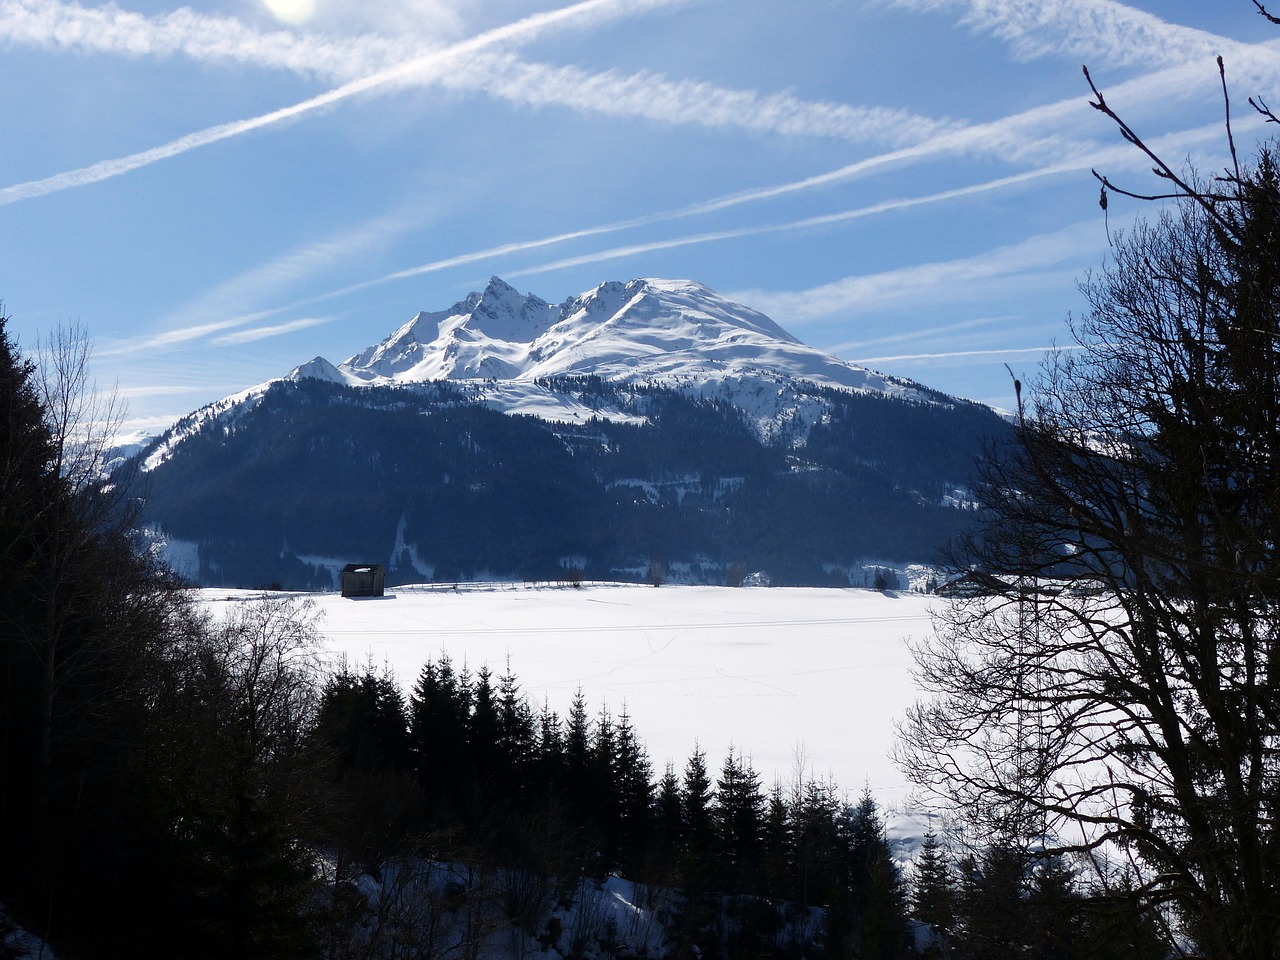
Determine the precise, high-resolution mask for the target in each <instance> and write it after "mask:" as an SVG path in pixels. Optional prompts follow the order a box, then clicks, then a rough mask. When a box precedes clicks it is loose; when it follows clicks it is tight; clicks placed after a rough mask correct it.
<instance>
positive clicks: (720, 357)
mask: <svg viewBox="0 0 1280 960" xmlns="http://www.w3.org/2000/svg"><path fill="white" fill-rule="evenodd" d="M295 375H298V376H322V377H327V378H329V379H340V380H341V381H342V382H345V383H349V384H353V385H356V384H380V383H415V382H421V381H426V380H470V379H496V380H514V381H524V382H532V381H535V380H538V379H546V378H551V377H565V376H598V377H601V378H602V379H605V380H609V381H611V382H615V383H630V382H650V383H660V384H665V385H676V384H689V383H699V384H704V385H711V386H714V385H717V384H720V383H723V382H725V381H740V380H742V379H744V378H750V377H758V376H762V375H764V376H778V375H782V376H786V377H794V378H799V379H803V380H808V381H810V382H813V383H816V384H820V385H822V386H829V387H837V388H843V389H847V390H873V391H877V392H882V393H887V394H892V395H897V396H910V395H915V394H917V393H918V391H916V390H914V389H913V385H912V384H910V383H909V382H907V381H904V380H898V379H895V378H891V377H885V376H882V375H881V374H878V373H874V372H872V371H870V370H867V369H865V368H863V367H858V366H855V365H853V364H850V363H846V362H845V361H843V360H839V359H837V358H835V357H833V356H831V355H830V354H826V353H823V352H822V351H820V350H815V349H814V348H812V347H809V346H806V345H805V344H803V343H801V342H800V341H799V340H797V339H796V338H795V337H793V336H792V335H791V334H789V333H787V331H785V330H783V329H782V328H781V327H780V326H778V325H777V324H776V323H774V322H773V321H772V320H770V319H769V318H768V317H766V316H765V315H764V314H763V313H759V312H758V311H755V310H752V309H750V308H749V307H745V306H743V305H742V304H738V303H734V302H733V301H731V300H726V299H725V298H724V297H721V296H720V295H719V294H717V293H715V292H713V291H712V290H710V289H708V288H707V287H704V286H702V285H701V284H699V283H694V282H693V281H691V280H656V279H641V280H632V281H631V282H630V283H625V284H624V283H619V282H609V283H604V284H601V285H600V286H598V287H596V288H595V289H594V290H590V291H588V292H586V293H584V294H582V295H581V296H577V297H571V298H570V299H568V300H566V301H565V302H564V303H562V304H560V305H559V306H553V305H551V304H548V303H547V302H546V301H544V300H542V299H540V298H538V297H537V296H535V295H533V294H527V295H522V294H520V293H519V292H518V291H517V290H515V289H514V288H513V287H511V286H510V285H508V284H507V283H505V282H503V281H502V280H500V279H499V278H497V277H494V278H493V279H492V280H490V281H489V285H488V286H487V287H485V289H484V291H483V292H482V293H473V294H471V295H470V296H468V297H467V298H466V299H465V300H462V301H459V302H458V303H455V304H454V305H453V306H452V307H450V308H449V309H447V310H440V311H437V312H434V313H426V312H423V313H419V314H418V315H417V316H416V317H414V318H413V319H412V320H410V321H409V322H408V323H406V324H405V325H404V326H402V327H400V329H398V330H396V331H395V333H393V334H391V336H389V337H387V338H386V339H385V340H383V341H382V342H381V343H379V344H376V345H374V346H371V347H369V348H368V349H366V350H363V351H361V352H360V353H358V354H356V355H355V356H353V357H351V358H350V359H348V360H347V361H346V362H344V363H342V364H341V365H340V366H338V367H331V366H328V365H326V364H325V363H324V361H323V358H319V357H317V358H316V359H315V360H313V361H311V363H309V364H304V365H303V366H302V367H299V368H298V370H297V371H295Z"/></svg>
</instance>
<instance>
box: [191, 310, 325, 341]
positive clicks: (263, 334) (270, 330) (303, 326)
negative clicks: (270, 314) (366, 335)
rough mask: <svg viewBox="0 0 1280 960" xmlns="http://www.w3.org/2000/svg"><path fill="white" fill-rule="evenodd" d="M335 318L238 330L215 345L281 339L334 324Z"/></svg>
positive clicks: (218, 338)
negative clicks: (302, 331) (287, 334)
mask: <svg viewBox="0 0 1280 960" xmlns="http://www.w3.org/2000/svg"><path fill="white" fill-rule="evenodd" d="M332 322H333V317H303V318H301V319H299V320H290V321H289V322H288V323H277V324H274V325H272V326H269V327H254V328H252V329H249V330H238V331H236V332H235V333H228V334H225V335H224V336H221V337H215V338H214V339H213V341H212V342H213V344H214V345H215V346H219V347H235V346H239V345H240V344H242V343H254V342H256V341H258V340H266V339H267V338H268V337H279V336H283V335H284V334H286V333H296V332H297V331H299V330H308V329H310V328H311V327H318V326H321V325H322V324H326V323H332Z"/></svg>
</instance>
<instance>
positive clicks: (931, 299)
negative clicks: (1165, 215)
mask: <svg viewBox="0 0 1280 960" xmlns="http://www.w3.org/2000/svg"><path fill="white" fill-rule="evenodd" d="M1106 245H1107V241H1106V238H1105V236H1104V235H1103V230H1102V226H1101V224H1100V223H1099V222H1098V221H1097V220H1093V219H1091V220H1086V221H1083V222H1081V223H1077V224H1073V225H1072V226H1069V227H1066V228H1065V229H1062V230H1057V231H1054V232H1052V233H1046V234H1040V235H1037V236H1034V237H1030V238H1029V239H1027V240H1023V241H1020V242H1018V243H1014V244H1008V245H1005V246H1002V247H997V248H995V249H992V250H988V251H984V252H983V253H979V254H976V255H973V256H968V257H961V258H959V259H956V260H947V261H935V262H930V263H922V264H915V265H912V266H909V267H902V268H899V269H894V270H885V271H880V272H878V273H870V274H862V275H859V276H851V277H844V278H842V279H840V280H837V281H834V282H832V283H826V284H822V285H820V286H817V287H813V288H810V289H808V290H795V291H786V292H778V291H768V290H744V291H736V292H734V293H732V294H730V296H732V297H733V298H734V299H737V300H740V301H742V302H743V303H750V304H752V305H753V306H755V307H756V308H757V309H759V310H762V311H763V312H765V313H767V314H768V315H769V316H771V317H774V318H775V319H777V320H778V321H779V322H780V323H782V324H783V325H784V326H786V325H788V324H802V323H806V322H811V321H814V320H818V319H820V318H824V317H831V316H839V315H848V314H851V313H855V314H856V313H871V312H874V311H878V310H886V309H894V308H898V307H902V306H904V305H920V304H923V303H939V302H949V303H953V302H960V301H963V300H966V299H969V298H978V297H989V296H990V295H991V293H992V291H993V290H994V289H995V288H996V286H997V285H1001V284H1002V285H1005V286H1013V285H1023V284H1027V283H1030V284H1042V283H1043V281H1044V278H1045V276H1046V274H1051V275H1053V276H1054V277H1055V279H1061V280H1064V281H1065V282H1068V283H1069V282H1070V280H1071V277H1073V276H1074V275H1075V272H1076V269H1077V265H1078V264H1079V263H1080V262H1081V260H1083V259H1085V258H1087V257H1090V256H1095V255H1100V254H1101V252H1102V251H1103V250H1105V249H1106ZM1059 273H1064V274H1065V276H1063V277H1057V275H1058V274H1059Z"/></svg>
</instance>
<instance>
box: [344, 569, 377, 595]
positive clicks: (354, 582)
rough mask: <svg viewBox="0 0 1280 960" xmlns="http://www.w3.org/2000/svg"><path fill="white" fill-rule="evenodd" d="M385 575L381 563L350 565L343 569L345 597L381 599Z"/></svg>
mask: <svg viewBox="0 0 1280 960" xmlns="http://www.w3.org/2000/svg"><path fill="white" fill-rule="evenodd" d="M384 579H385V574H384V573H383V570H382V564H380V563H348V564H347V565H346V566H345V567H343V568H342V595H343V596H344V597H380V596H382V594H383V581H384Z"/></svg>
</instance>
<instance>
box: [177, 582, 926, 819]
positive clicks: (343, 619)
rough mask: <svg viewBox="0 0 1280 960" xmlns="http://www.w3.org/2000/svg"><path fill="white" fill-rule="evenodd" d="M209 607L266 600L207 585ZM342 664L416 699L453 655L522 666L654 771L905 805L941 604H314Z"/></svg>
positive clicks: (494, 599)
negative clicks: (921, 644) (603, 724)
mask: <svg viewBox="0 0 1280 960" xmlns="http://www.w3.org/2000/svg"><path fill="white" fill-rule="evenodd" d="M202 595H203V598H204V600H205V602H206V603H208V604H209V606H210V608H211V609H212V610H214V611H215V612H216V611H219V610H223V611H225V610H226V609H228V605H229V604H233V603H239V602H243V601H245V600H247V599H250V598H253V597H256V596H261V594H259V593H256V592H252V591H240V590H219V589H206V590H204V591H202ZM307 596H309V597H310V598H311V599H312V600H313V601H314V602H315V604H316V606H317V608H318V610H319V612H320V613H321V615H322V616H321V620H320V622H319V629H320V631H321V633H323V635H324V636H325V637H326V639H327V641H328V645H329V650H330V652H331V654H332V655H333V656H334V658H335V661H336V660H338V659H339V658H342V657H345V658H346V660H347V662H348V663H349V664H351V665H352V666H355V667H359V666H361V665H363V664H365V663H372V664H373V665H374V666H375V667H376V668H379V669H381V668H382V667H383V666H387V667H390V669H391V670H392V671H393V672H394V674H395V676H396V678H397V679H398V680H399V681H400V683H401V685H402V686H403V687H404V688H405V689H406V691H407V690H408V688H410V687H411V686H412V684H413V682H414V680H415V679H416V678H417V676H418V674H419V672H420V671H421V669H422V666H423V664H424V663H425V662H426V661H427V660H429V659H438V658H439V657H440V656H441V655H442V654H444V653H447V654H449V656H450V657H451V658H452V659H453V661H454V664H455V666H461V665H462V664H463V663H464V662H465V664H466V665H467V666H468V667H469V668H470V669H471V670H472V672H473V673H474V672H475V670H476V669H477V668H479V667H480V666H481V665H484V664H488V666H489V668H490V669H491V670H492V671H493V673H494V675H495V678H496V677H497V676H498V675H500V674H502V673H503V672H504V670H505V668H506V664H507V661H508V658H510V665H511V670H512V671H513V672H514V674H515V675H516V677H517V678H518V679H519V681H520V684H521V688H522V690H523V692H524V693H525V695H526V696H527V697H528V698H529V699H530V700H531V701H532V703H533V704H534V705H535V708H540V707H541V705H542V704H543V703H544V702H545V703H547V704H549V705H550V707H551V709H552V710H554V711H556V712H557V713H559V714H560V716H561V717H562V718H563V717H564V716H565V715H566V713H567V712H568V709H569V705H570V702H571V701H572V699H573V697H574V694H575V693H576V692H577V690H578V689H579V688H581V689H582V691H583V694H584V695H585V697H586V699H587V704H588V709H589V710H590V711H591V713H592V715H593V716H595V715H598V714H599V711H600V708H601V707H602V706H605V705H607V707H608V709H609V711H610V713H611V714H613V716H615V717H616V716H617V715H618V714H619V713H621V711H622V709H623V708H624V707H625V708H626V711H627V713H628V714H629V715H630V716H631V718H632V722H633V724H634V726H635V728H636V730H637V732H638V733H639V735H640V737H641V738H642V739H643V741H644V743H645V745H646V747H647V749H648V753H649V758H650V760H651V761H652V762H653V765H654V772H655V775H660V774H661V773H662V769H663V767H664V765H665V764H666V763H667V762H668V761H670V762H672V763H674V764H675V766H676V770H677V772H680V771H682V770H683V768H684V764H685V761H686V760H687V759H688V757H689V755H690V754H691V753H692V752H693V750H694V747H695V745H699V746H701V748H702V749H703V750H704V751H705V752H706V754H707V764H708V767H709V768H710V770H711V772H712V775H713V777H714V776H715V775H716V774H717V773H718V771H719V768H720V765H721V763H722V762H723V760H724V757H725V754H726V752H727V751H728V749H729V747H730V745H732V746H733V747H734V748H735V749H736V750H739V751H741V752H742V753H744V754H746V755H747V756H749V757H750V758H751V761H752V763H753V765H754V767H755V769H756V770H757V772H758V773H759V774H760V776H761V779H762V781H763V784H764V786H765V788H766V789H769V788H770V787H771V786H772V784H773V781H774V778H775V777H778V778H780V779H781V780H782V782H783V783H784V785H785V784H789V783H790V782H792V780H793V779H794V777H795V775H796V772H797V769H800V770H801V771H802V772H803V774H804V776H805V777H806V778H808V777H811V776H812V777H816V778H819V779H826V778H830V779H834V781H835V782H836V784H837V785H838V786H839V787H840V788H841V789H843V790H844V791H845V792H846V793H847V794H848V795H849V796H850V797H851V798H856V796H857V794H859V793H860V792H861V791H862V788H863V786H864V784H865V785H868V786H870V788H871V790H872V793H873V794H874V795H875V797H876V800H877V802H878V803H879V804H880V805H881V807H882V808H884V809H890V810H892V809H894V808H900V805H901V804H902V802H903V800H904V799H905V796H906V781H905V778H904V777H903V775H902V773H901V772H900V771H899V770H898V769H897V768H896V767H895V765H894V763H893V761H892V760H891V759H890V756H889V754H890V750H891V748H892V745H893V739H894V723H895V721H897V720H899V719H901V717H902V715H903V713H904V712H905V710H906V708H907V707H908V706H910V705H911V704H912V703H913V702H914V701H915V699H916V696H917V693H916V689H915V686H914V684H913V682H912V676H911V665H912V661H911V653H910V650H909V649H908V641H909V640H910V639H915V640H920V639H922V638H924V637H925V636H927V635H928V633H929V632H930V630H931V621H930V609H931V607H932V606H933V605H934V604H936V603H937V602H938V601H937V600H936V599H934V598H931V597H925V596H922V595H920V594H911V593H903V594H892V593H890V594H884V593H878V592H875V591H870V590H852V589H847V590H839V589H816V588H815V589H807V588H804V589H788V588H753V589H730V588H726V587H701V586H676V585H664V586H662V587H658V588H654V587H651V586H635V585H588V586H583V587H581V588H570V587H560V586H542V587H538V586H531V585H527V584H484V585H478V584H462V585H459V587H458V588H457V590H456V592H455V590H454V589H453V588H452V586H449V587H442V586H440V585H430V586H426V585H424V586H399V587H393V588H389V589H388V591H387V596H386V597H383V598H378V599H361V600H352V599H345V598H343V597H341V596H339V595H338V594H336V593H323V594H309V595H307Z"/></svg>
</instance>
